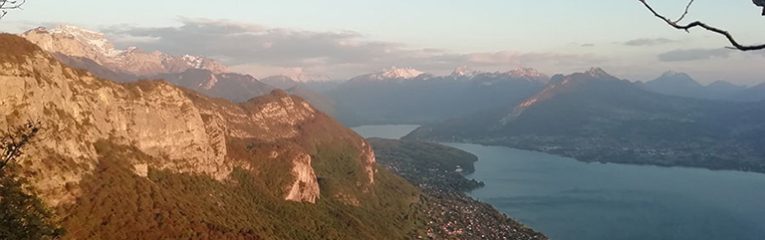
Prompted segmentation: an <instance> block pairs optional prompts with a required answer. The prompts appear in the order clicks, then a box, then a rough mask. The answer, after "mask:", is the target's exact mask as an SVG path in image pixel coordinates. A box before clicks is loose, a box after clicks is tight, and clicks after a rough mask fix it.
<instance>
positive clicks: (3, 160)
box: [0, 121, 40, 175]
mask: <svg viewBox="0 0 765 240" xmlns="http://www.w3.org/2000/svg"><path fill="white" fill-rule="evenodd" d="M39 125H40V123H37V122H32V121H29V122H27V123H26V124H24V125H22V126H19V127H16V128H14V129H10V130H9V131H8V132H7V133H5V134H3V136H0V152H1V153H2V154H3V155H1V156H0V175H2V174H3V171H2V170H3V168H5V166H7V165H8V163H10V162H12V161H13V160H15V159H16V158H18V157H19V156H21V154H22V149H23V148H24V146H25V145H27V144H28V143H29V141H31V140H32V138H34V137H35V135H37V133H38V132H39V131H40V126H39Z"/></svg>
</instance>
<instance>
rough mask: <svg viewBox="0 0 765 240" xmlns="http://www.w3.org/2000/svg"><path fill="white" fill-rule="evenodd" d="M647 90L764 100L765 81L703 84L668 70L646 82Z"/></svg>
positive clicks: (701, 96)
mask: <svg viewBox="0 0 765 240" xmlns="http://www.w3.org/2000/svg"><path fill="white" fill-rule="evenodd" d="M644 87H645V89H646V90H649V91H652V92H657V93H662V94H666V95H673V96H681V97H690V98H700V99H715V100H730V101H762V100H765V91H764V90H763V89H765V83H763V84H760V85H756V86H753V87H745V86H739V85H735V84H732V83H730V82H726V81H716V82H713V83H710V84H709V85H706V86H704V85H701V84H700V83H698V82H697V81H696V80H694V79H693V78H691V76H689V75H688V74H685V73H679V72H672V71H668V72H665V73H664V74H662V75H661V76H660V77H659V78H657V79H655V80H652V81H648V82H646V83H645V84H644Z"/></svg>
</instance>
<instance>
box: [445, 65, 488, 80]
mask: <svg viewBox="0 0 765 240" xmlns="http://www.w3.org/2000/svg"><path fill="white" fill-rule="evenodd" d="M479 73H481V72H479V71H476V70H473V69H471V68H470V67H468V66H460V67H457V68H455V69H454V71H452V74H451V75H450V76H452V77H464V78H471V77H473V76H475V75H477V74H479Z"/></svg>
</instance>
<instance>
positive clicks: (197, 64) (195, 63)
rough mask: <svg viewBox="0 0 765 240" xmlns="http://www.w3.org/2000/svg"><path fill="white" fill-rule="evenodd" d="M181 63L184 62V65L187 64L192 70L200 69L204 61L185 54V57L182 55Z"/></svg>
mask: <svg viewBox="0 0 765 240" xmlns="http://www.w3.org/2000/svg"><path fill="white" fill-rule="evenodd" d="M183 61H186V64H188V65H189V66H191V67H192V68H196V69H201V68H202V64H203V63H204V61H205V59H204V58H202V57H197V56H192V55H188V54H186V55H183Z"/></svg>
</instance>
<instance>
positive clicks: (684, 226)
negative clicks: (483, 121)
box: [361, 126, 765, 240]
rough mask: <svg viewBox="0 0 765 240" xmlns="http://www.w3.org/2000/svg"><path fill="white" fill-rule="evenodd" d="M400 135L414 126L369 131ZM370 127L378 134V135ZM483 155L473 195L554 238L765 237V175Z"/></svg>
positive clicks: (486, 149) (502, 150) (470, 147)
mask: <svg viewBox="0 0 765 240" xmlns="http://www.w3.org/2000/svg"><path fill="white" fill-rule="evenodd" d="M363 129H366V131H364V132H362V133H361V134H362V135H363V136H366V137H372V136H377V137H387V138H397V137H400V136H403V135H405V134H406V133H403V134H400V135H392V134H390V133H393V132H406V131H407V130H408V131H411V129H413V128H412V126H376V127H370V126H367V127H364V128H363ZM369 129H376V130H374V131H370V130H369ZM446 145H449V146H452V147H456V148H459V149H462V150H464V151H468V152H471V153H473V154H475V155H477V156H478V158H479V161H478V162H477V163H476V171H475V173H474V174H472V175H470V176H468V177H470V178H475V179H477V180H480V181H483V182H484V183H486V186H485V187H484V188H481V189H478V190H475V191H473V192H471V193H470V195H471V196H473V197H474V198H476V199H479V200H481V201H484V202H487V203H489V204H492V205H493V206H494V207H496V208H497V209H499V210H500V211H503V212H505V213H507V214H508V215H509V216H511V217H513V218H515V219H517V220H519V221H520V222H522V223H524V224H526V225H529V226H531V227H532V228H534V229H536V230H539V231H541V232H543V233H545V234H546V235H548V236H549V237H551V238H552V239H559V240H567V239H595V240H597V239H603V240H619V239H630V240H631V239H635V240H638V239H640V240H643V239H688V240H691V239H693V240H705V239H710V240H712V239H715V240H717V239H757V240H762V239H765V174H758V173H746V172H736V171H711V170H706V169H697V168H682V167H672V168H667V167H655V166H637V165H623V164H600V163H584V162H579V161H576V160H573V159H570V158H565V157H559V156H554V155H549V154H545V153H539V152H532V151H525V150H518V149H511V148H507V147H495V146H481V145H475V144H454V143H447V144H446Z"/></svg>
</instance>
